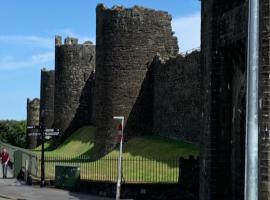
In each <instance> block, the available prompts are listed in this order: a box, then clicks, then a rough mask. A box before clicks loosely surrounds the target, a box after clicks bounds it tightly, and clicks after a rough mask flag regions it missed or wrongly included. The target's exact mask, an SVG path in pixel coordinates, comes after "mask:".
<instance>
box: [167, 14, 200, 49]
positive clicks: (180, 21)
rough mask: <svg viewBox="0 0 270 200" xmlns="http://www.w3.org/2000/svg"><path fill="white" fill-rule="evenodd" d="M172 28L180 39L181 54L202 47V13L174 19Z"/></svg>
mask: <svg viewBox="0 0 270 200" xmlns="http://www.w3.org/2000/svg"><path fill="white" fill-rule="evenodd" d="M172 28H173V31H174V32H175V35H176V36H177V38H178V45H179V49H180V52H185V51H189V50H191V49H194V48H198V47H200V43H201V42H200V35H201V14H200V13H195V14H193V15H190V16H184V17H179V18H175V19H173V20H172Z"/></svg>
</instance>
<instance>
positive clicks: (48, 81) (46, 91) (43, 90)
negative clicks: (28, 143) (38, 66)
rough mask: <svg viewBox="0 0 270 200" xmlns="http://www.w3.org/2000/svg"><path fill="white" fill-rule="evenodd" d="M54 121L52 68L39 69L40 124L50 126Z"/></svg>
mask: <svg viewBox="0 0 270 200" xmlns="http://www.w3.org/2000/svg"><path fill="white" fill-rule="evenodd" d="M53 123H54V70H49V71H47V70H46V69H42V70H41V81H40V124H42V125H43V126H44V127H45V128H52V127H53Z"/></svg>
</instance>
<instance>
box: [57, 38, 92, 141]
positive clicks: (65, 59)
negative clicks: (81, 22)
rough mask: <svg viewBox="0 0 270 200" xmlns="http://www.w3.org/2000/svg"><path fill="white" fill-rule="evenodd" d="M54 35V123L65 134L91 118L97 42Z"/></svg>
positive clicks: (87, 123)
mask: <svg viewBox="0 0 270 200" xmlns="http://www.w3.org/2000/svg"><path fill="white" fill-rule="evenodd" d="M61 40H62V39H61V37H59V36H57V37H56V39H55V99H54V127H55V128H59V129H60V132H61V135H62V136H63V137H65V136H67V135H68V134H70V133H72V132H73V131H75V130H76V129H77V128H80V127H81V126H83V125H89V124H91V122H92V117H91V113H92V110H91V109H92V105H91V104H92V96H91V94H92V92H91V91H92V84H93V74H94V70H95V46H94V45H93V44H92V43H91V42H86V43H84V44H78V40H77V39H75V38H66V39H65V43H64V44H62V41H61Z"/></svg>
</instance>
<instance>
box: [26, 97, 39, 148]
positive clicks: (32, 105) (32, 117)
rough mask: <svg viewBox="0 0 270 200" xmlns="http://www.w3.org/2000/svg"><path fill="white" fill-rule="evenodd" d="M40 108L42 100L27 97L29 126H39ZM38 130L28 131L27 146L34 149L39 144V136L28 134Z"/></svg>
mask: <svg viewBox="0 0 270 200" xmlns="http://www.w3.org/2000/svg"><path fill="white" fill-rule="evenodd" d="M39 108H40V101H39V99H37V98H35V99H33V100H30V99H27V122H26V123H27V126H39ZM31 132H36V131H34V130H31V129H27V131H26V134H27V135H26V140H27V148H29V149H33V148H35V147H36V146H37V145H38V143H39V142H38V140H39V139H38V136H28V134H29V133H31Z"/></svg>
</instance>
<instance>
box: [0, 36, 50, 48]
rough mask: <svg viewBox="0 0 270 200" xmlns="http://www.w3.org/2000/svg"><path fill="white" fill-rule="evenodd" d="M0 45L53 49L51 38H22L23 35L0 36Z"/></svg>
mask: <svg viewBox="0 0 270 200" xmlns="http://www.w3.org/2000/svg"><path fill="white" fill-rule="evenodd" d="M0 43H7V44H13V45H14V44H15V45H29V46H38V47H43V48H50V49H51V48H54V40H53V38H47V37H40V36H34V35H30V36H23V35H0Z"/></svg>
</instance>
